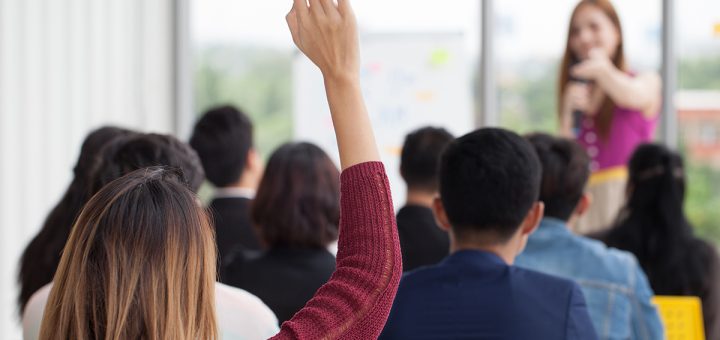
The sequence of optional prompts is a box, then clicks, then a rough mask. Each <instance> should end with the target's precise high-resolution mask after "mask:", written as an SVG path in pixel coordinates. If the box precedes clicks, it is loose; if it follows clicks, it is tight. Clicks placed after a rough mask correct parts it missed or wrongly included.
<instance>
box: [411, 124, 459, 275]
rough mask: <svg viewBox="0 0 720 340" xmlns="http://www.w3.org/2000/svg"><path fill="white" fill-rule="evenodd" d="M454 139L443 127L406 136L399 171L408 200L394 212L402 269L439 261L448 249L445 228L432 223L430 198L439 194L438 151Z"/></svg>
mask: <svg viewBox="0 0 720 340" xmlns="http://www.w3.org/2000/svg"><path fill="white" fill-rule="evenodd" d="M452 140H453V136H452V135H451V134H450V133H449V132H447V131H446V130H445V129H442V128H434V127H424V128H421V129H418V130H415V131H413V132H411V133H410V134H408V135H407V136H406V137H405V143H404V144H403V148H402V154H401V156H400V175H402V178H403V179H404V180H405V183H406V184H407V202H406V203H405V206H404V207H402V208H400V210H399V211H398V213H397V225H398V234H399V236H400V249H401V250H402V257H403V270H404V271H406V272H407V271H410V270H413V269H415V268H418V267H421V266H426V265H432V264H436V263H438V262H440V260H442V259H443V258H445V256H447V255H448V253H449V252H450V240H449V239H448V235H447V232H446V231H445V230H442V229H440V227H439V226H438V225H437V223H435V216H433V213H432V209H431V207H432V202H433V200H434V199H435V197H437V196H438V179H437V176H438V164H439V163H440V154H441V153H442V151H443V150H444V149H445V147H446V146H447V145H448V144H449V143H450V142H451V141H452Z"/></svg>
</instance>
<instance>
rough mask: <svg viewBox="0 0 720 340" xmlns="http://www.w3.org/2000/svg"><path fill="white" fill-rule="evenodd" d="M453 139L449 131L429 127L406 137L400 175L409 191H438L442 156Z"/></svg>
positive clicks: (401, 157) (401, 156)
mask: <svg viewBox="0 0 720 340" xmlns="http://www.w3.org/2000/svg"><path fill="white" fill-rule="evenodd" d="M453 138H454V137H453V135H451V134H450V133H449V132H448V131H447V130H445V129H443V128H435V127H429V126H428V127H424V128H420V129H417V130H415V131H413V132H411V133H409V134H408V135H407V136H406V137H405V142H404V143H403V148H402V154H401V155H400V174H401V175H402V177H403V179H404V180H405V182H406V183H407V186H408V189H418V190H424V191H429V192H435V191H437V190H438V178H437V177H438V164H439V163H440V155H441V154H442V152H443V151H444V150H445V147H447V145H448V144H450V142H451V141H452V140H453Z"/></svg>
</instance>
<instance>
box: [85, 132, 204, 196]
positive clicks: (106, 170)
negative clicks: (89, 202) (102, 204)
mask: <svg viewBox="0 0 720 340" xmlns="http://www.w3.org/2000/svg"><path fill="white" fill-rule="evenodd" d="M150 166H170V167H175V168H178V169H180V170H181V171H182V172H183V175H184V177H185V178H186V179H187V180H188V186H189V188H190V189H191V190H192V191H193V192H197V190H198V189H199V188H200V185H201V184H202V182H203V180H204V179H205V173H204V171H203V168H202V164H201V163H200V158H198V156H197V153H195V150H193V149H192V148H191V147H190V146H189V145H188V144H185V143H183V142H181V141H180V140H178V139H177V138H175V137H173V136H170V135H160V134H152V133H150V134H137V135H135V136H132V137H130V138H126V139H122V140H118V141H117V142H116V143H112V144H111V145H109V146H108V147H107V149H106V152H104V153H103V155H102V159H101V161H100V163H99V166H98V169H97V171H96V173H95V175H94V176H93V181H92V186H91V194H95V193H96V192H97V191H99V190H100V189H101V188H102V187H103V186H104V185H106V184H107V183H110V182H112V181H113V180H115V179H117V178H120V177H122V176H123V175H125V174H127V173H129V172H132V171H134V170H137V169H142V168H146V167H150Z"/></svg>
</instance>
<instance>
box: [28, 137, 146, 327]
mask: <svg viewBox="0 0 720 340" xmlns="http://www.w3.org/2000/svg"><path fill="white" fill-rule="evenodd" d="M131 134H132V132H131V131H129V130H125V129H121V128H117V127H111V126H106V127H101V128H99V129H97V130H94V131H92V132H90V134H88V136H87V137H86V138H85V141H84V142H83V144H82V147H81V148H80V156H79V157H78V160H77V163H76V164H75V168H74V169H73V175H74V177H73V180H72V182H70V185H69V186H68V188H67V190H66V191H65V194H64V195H63V196H62V198H61V199H60V202H58V204H57V205H55V207H54V208H53V209H52V211H50V214H49V215H48V216H47V218H46V219H45V222H44V223H43V226H42V228H41V229H40V231H39V232H38V234H37V235H36V236H35V237H34V238H33V239H32V241H30V243H29V244H28V246H27V247H26V248H25V251H24V252H23V255H22V257H21V258H20V271H19V275H18V281H19V283H20V296H19V298H18V302H19V305H20V314H22V313H23V311H24V310H25V305H26V304H27V302H28V299H30V297H31V296H32V295H33V294H34V293H35V292H36V291H38V290H39V289H40V288H42V287H43V286H45V285H46V284H48V283H50V282H51V281H52V278H53V276H54V275H55V270H57V266H58V264H59V263H60V255H61V254H62V250H63V247H64V246H65V242H66V241H67V239H68V236H70V229H71V228H72V226H73V223H74V222H75V219H76V218H77V215H78V214H79V213H80V209H82V207H83V205H85V202H87V201H88V200H89V199H90V196H91V194H92V193H91V192H90V191H89V190H90V185H89V183H90V177H91V175H92V173H93V171H94V170H95V167H96V165H97V158H98V156H99V155H100V154H101V151H102V149H103V147H105V146H106V145H107V144H108V143H109V142H111V141H112V140H115V139H117V138H122V137H125V136H128V135H131Z"/></svg>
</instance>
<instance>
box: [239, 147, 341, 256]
mask: <svg viewBox="0 0 720 340" xmlns="http://www.w3.org/2000/svg"><path fill="white" fill-rule="evenodd" d="M251 216H252V220H253V223H254V224H255V225H256V226H257V228H258V232H259V234H260V237H261V238H262V239H263V240H264V241H265V243H266V244H267V245H268V246H270V247H273V246H282V247H302V248H322V247H325V246H326V245H327V244H328V243H330V242H332V241H334V240H335V239H337V227H338V223H339V219H340V173H339V171H338V169H337V167H336V166H335V164H334V163H333V162H332V160H330V158H329V157H328V156H327V154H325V152H323V151H322V150H321V149H320V148H318V147H317V146H315V145H313V144H310V143H287V144H284V145H282V146H280V147H279V148H278V149H277V150H275V152H273V154H272V156H270V160H269V161H268V163H267V167H266V169H265V173H264V174H263V178H262V181H261V182H260V186H259V187H258V191H257V195H256V196H255V200H254V201H253V205H252V212H251Z"/></svg>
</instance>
